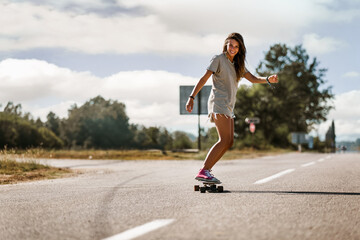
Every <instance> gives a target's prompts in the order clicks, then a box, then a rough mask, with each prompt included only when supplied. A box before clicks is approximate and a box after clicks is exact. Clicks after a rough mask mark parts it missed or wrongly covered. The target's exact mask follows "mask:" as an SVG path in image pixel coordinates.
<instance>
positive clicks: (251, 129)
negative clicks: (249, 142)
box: [250, 123, 256, 133]
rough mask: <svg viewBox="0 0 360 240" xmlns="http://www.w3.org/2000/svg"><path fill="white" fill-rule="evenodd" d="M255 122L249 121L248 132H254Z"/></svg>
mask: <svg viewBox="0 0 360 240" xmlns="http://www.w3.org/2000/svg"><path fill="white" fill-rule="evenodd" d="M255 128H256V127H255V123H250V132H251V133H254V132H255Z"/></svg>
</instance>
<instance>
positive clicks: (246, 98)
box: [235, 44, 334, 147]
mask: <svg viewBox="0 0 360 240" xmlns="http://www.w3.org/2000/svg"><path fill="white" fill-rule="evenodd" d="M318 66H319V62H318V61H317V59H316V58H313V59H312V60H310V57H309V55H308V54H307V53H306V51H305V49H303V48H302V46H301V45H299V46H295V47H294V48H289V47H288V46H286V45H285V44H275V45H273V46H271V47H270V50H269V51H268V52H267V53H266V54H265V59H264V60H263V61H262V62H260V64H259V66H258V67H257V69H256V71H257V74H259V75H260V76H269V75H271V74H274V73H276V74H278V76H279V83H278V84H276V90H275V91H271V90H270V89H269V88H268V86H267V85H265V84H256V85H254V86H252V87H246V86H243V87H241V88H240V89H239V91H238V93H237V104H236V107H235V115H236V119H235V131H236V133H237V136H238V137H239V138H240V139H242V138H245V136H246V135H247V133H246V128H247V124H246V123H245V122H244V118H245V117H259V118H260V119H261V122H260V124H258V125H257V126H256V128H257V129H256V132H255V136H258V137H260V135H262V137H261V139H264V140H263V141H266V142H267V143H271V144H272V145H276V146H283V147H286V146H289V139H288V135H289V133H290V132H309V131H310V130H311V129H312V128H313V126H314V124H318V123H320V122H322V121H325V120H326V116H327V114H328V112H329V111H330V110H331V109H332V106H331V105H330V104H329V101H330V100H331V99H332V98H333V97H334V96H333V94H332V93H331V87H325V86H324V84H325V83H326V82H325V80H324V76H325V72H326V69H323V68H322V69H318ZM320 87H321V88H320Z"/></svg>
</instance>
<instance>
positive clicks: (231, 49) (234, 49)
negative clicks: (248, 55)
mask: <svg viewBox="0 0 360 240" xmlns="http://www.w3.org/2000/svg"><path fill="white" fill-rule="evenodd" d="M227 52H228V54H229V55H230V56H231V57H232V58H233V57H235V55H236V54H237V53H238V52H239V43H238V42H237V41H236V40H235V39H229V40H228V43H227Z"/></svg>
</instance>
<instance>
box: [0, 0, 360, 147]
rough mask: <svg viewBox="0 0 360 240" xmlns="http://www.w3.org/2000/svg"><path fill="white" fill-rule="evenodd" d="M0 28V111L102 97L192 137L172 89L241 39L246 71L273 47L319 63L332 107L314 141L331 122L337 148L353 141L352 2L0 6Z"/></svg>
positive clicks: (141, 120) (357, 92)
mask: <svg viewBox="0 0 360 240" xmlns="http://www.w3.org/2000/svg"><path fill="white" fill-rule="evenodd" d="M0 23H1V28H0V103H1V104H2V107H4V105H6V103H7V102H8V101H13V102H14V103H16V104H17V103H21V104H22V106H23V111H25V112H31V113H32V115H33V116H34V117H35V118H37V117H40V118H41V119H42V120H46V115H47V114H48V113H49V111H53V112H55V113H56V114H57V115H58V116H60V117H66V116H67V110H68V109H69V107H70V106H71V105H73V104H74V103H76V104H78V105H81V104H83V103H84V102H85V101H87V100H89V99H90V98H92V97H95V96H97V95H101V96H103V97H105V98H106V99H109V98H111V99H113V100H118V101H121V102H124V103H125V104H126V107H127V114H128V116H129V117H130V120H131V122H132V123H136V124H142V125H145V126H159V127H160V126H162V127H166V128H167V129H168V130H170V131H175V130H182V131H187V132H191V133H196V132H197V117H196V116H183V115H179V86H180V85H194V84H196V82H197V81H198V79H199V78H200V77H201V76H202V74H203V73H204V72H205V71H206V67H207V66H208V64H209V61H210V59H211V58H212V56H213V55H215V54H219V53H220V52H221V48H222V44H223V41H224V39H225V38H226V36H227V34H228V33H230V32H240V33H241V34H242V35H243V36H244V39H245V44H246V46H247V50H248V55H247V62H248V69H249V70H250V71H253V72H254V70H255V68H256V66H257V65H258V63H259V62H260V60H262V59H263V57H264V52H266V51H267V50H268V49H269V47H270V46H271V45H273V44H275V43H285V44H287V45H289V46H295V45H298V44H302V45H303V46H304V48H305V49H306V50H307V52H308V53H309V55H310V56H311V57H317V59H318V61H319V62H320V66H319V67H321V68H327V69H328V72H327V74H326V80H327V81H328V82H327V85H326V86H333V93H334V94H335V96H336V98H335V100H334V103H333V104H334V106H335V107H336V109H335V110H333V111H332V112H331V113H330V114H329V116H328V117H329V121H327V122H325V123H323V124H321V125H319V126H317V131H315V132H314V133H313V134H315V135H316V134H319V135H320V137H323V135H324V134H325V132H326V130H327V129H328V127H329V126H330V121H331V120H332V119H334V120H335V125H336V134H337V140H338V141H339V140H355V139H357V138H360V107H359V103H360V46H359V42H360V32H359V29H360V0H302V1H298V0H287V1H285V0H225V1H218V0H197V1H193V0H170V1H160V0H143V1H141V0H102V1H100V0H91V1H90V0H71V1H70V0H61V1H55V0H12V1H11V0H0ZM245 82H246V80H243V81H242V84H245ZM208 83H209V84H211V81H210V80H209V82H208ZM246 84H249V83H246ZM201 125H202V126H204V127H211V126H212V125H211V124H210V123H208V122H207V119H206V117H205V116H203V117H202V118H201Z"/></svg>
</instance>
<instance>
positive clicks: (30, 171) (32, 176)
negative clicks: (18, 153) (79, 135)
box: [0, 150, 73, 185]
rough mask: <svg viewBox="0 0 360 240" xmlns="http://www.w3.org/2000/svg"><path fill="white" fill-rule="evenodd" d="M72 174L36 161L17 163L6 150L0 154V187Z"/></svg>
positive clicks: (66, 170) (67, 170)
mask: <svg viewBox="0 0 360 240" xmlns="http://www.w3.org/2000/svg"><path fill="white" fill-rule="evenodd" d="M72 173H73V172H72V171H71V170H70V169H64V168H54V167H50V166H47V165H43V164H39V163H37V162H36V160H35V159H29V160H19V161H17V160H15V158H14V157H13V156H12V155H9V154H8V153H7V152H6V150H4V151H1V153H0V185H3V184H12V183H18V182H24V181H31V180H41V179H55V178H60V177H65V176H68V175H70V174H72Z"/></svg>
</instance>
